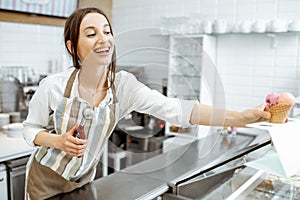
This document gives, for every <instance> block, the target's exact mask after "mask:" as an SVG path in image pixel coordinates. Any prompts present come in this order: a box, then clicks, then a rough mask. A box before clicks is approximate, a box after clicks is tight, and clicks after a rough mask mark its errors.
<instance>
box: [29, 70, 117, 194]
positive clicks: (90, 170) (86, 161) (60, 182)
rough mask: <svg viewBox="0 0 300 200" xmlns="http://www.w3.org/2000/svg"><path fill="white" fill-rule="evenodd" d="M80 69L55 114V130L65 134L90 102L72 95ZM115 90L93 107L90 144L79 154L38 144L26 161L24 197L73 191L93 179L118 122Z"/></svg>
mask: <svg viewBox="0 0 300 200" xmlns="http://www.w3.org/2000/svg"><path fill="white" fill-rule="evenodd" d="M77 72H78V70H77V69H76V70H74V71H73V73H72V75H71V76H70V78H69V80H68V82H67V86H66V89H65V93H64V97H63V99H62V101H61V103H60V104H59V106H58V108H57V110H56V111H55V112H54V115H53V122H54V128H55V133H53V134H59V135H60V134H64V133H66V132H67V131H68V130H70V129H71V128H72V127H73V126H74V125H75V124H76V123H78V124H79V123H80V121H81V119H82V117H83V116H82V111H83V109H84V108H86V107H87V106H89V103H88V102H86V101H84V100H82V99H80V98H78V97H75V98H73V99H71V98H70V94H71V90H72V86H73V82H74V80H75V77H76V74H77ZM115 103H116V97H115V90H114V87H112V88H111V89H109V90H108V91H107V94H106V97H105V99H104V100H103V101H102V102H101V103H100V105H99V106H98V107H92V109H93V111H94V112H93V118H92V119H90V120H87V121H86V123H85V125H84V130H85V134H86V136H87V148H86V151H85V153H84V155H83V156H82V157H80V158H78V157H73V156H71V155H69V154H67V153H65V152H64V151H61V150H60V149H55V148H47V147H42V146H41V147H39V148H37V150H36V151H35V152H34V153H33V154H32V155H31V157H30V159H29V162H28V164H27V172H26V184H25V199H45V198H49V197H52V196H54V195H56V194H59V193H65V192H70V191H72V190H74V189H76V188H79V187H81V186H83V185H85V184H87V183H89V182H91V181H92V180H93V179H94V177H95V173H96V166H97V164H98V162H99V160H100V156H101V153H102V150H103V147H104V145H105V143H106V141H107V140H108V137H109V135H110V133H111V132H112V131H113V128H114V126H115V124H116V123H115V119H114V111H115Z"/></svg>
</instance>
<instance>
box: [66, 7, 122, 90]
mask: <svg viewBox="0 0 300 200" xmlns="http://www.w3.org/2000/svg"><path fill="white" fill-rule="evenodd" d="M89 13H99V14H101V15H103V16H104V17H105V18H106V20H107V21H108V24H109V26H110V28H111V23H110V22H109V20H108V18H107V16H106V15H105V13H104V12H103V11H102V10H100V9H98V8H93V7H89V8H81V9H77V10H76V11H74V12H73V13H72V15H71V16H70V17H69V18H68V19H67V21H66V23H65V30H64V38H65V46H66V48H67V50H68V52H69V54H70V55H71V56H72V61H73V65H74V67H75V68H77V69H80V68H81V63H80V62H79V56H78V54H77V47H78V38H79V31H80V24H81V21H82V19H83V18H84V17H85V15H87V14H89ZM111 34H112V35H113V31H112V28H111ZM68 40H70V41H71V44H72V45H71V48H72V50H71V51H70V50H69V49H68V47H67V41H68ZM72 52H73V53H72ZM115 75H116V49H115V47H114V52H113V55H112V61H111V63H110V64H109V68H108V74H107V76H106V77H107V80H108V79H109V80H110V84H109V87H111V86H112V85H113V83H114V81H115Z"/></svg>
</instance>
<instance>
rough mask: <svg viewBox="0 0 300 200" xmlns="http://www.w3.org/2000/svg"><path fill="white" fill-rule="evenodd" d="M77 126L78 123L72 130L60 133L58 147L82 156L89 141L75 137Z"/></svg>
mask: <svg viewBox="0 0 300 200" xmlns="http://www.w3.org/2000/svg"><path fill="white" fill-rule="evenodd" d="M77 127H78V125H75V126H74V127H73V128H72V129H71V130H69V131H68V132H66V133H65V134H62V135H60V139H59V142H58V148H59V149H61V150H62V151H64V152H66V153H67V154H70V155H72V156H76V157H81V156H82V155H83V154H84V152H85V149H86V143H87V141H86V140H82V139H78V138H76V137H74V134H75V133H76V128H77Z"/></svg>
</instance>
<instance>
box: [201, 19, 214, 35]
mask: <svg viewBox="0 0 300 200" xmlns="http://www.w3.org/2000/svg"><path fill="white" fill-rule="evenodd" d="M202 32H203V33H205V34H211V33H212V32H213V23H212V22H211V21H203V22H202Z"/></svg>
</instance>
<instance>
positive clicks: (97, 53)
mask: <svg viewBox="0 0 300 200" xmlns="http://www.w3.org/2000/svg"><path fill="white" fill-rule="evenodd" d="M77 51H78V56H79V58H80V60H81V62H82V64H84V63H91V62H93V64H96V65H108V64H109V63H110V62H111V59H112V54H113V51H114V38H113V36H112V34H111V30H110V26H109V23H108V21H107V20H106V18H105V17H104V16H103V15H101V14H99V13H89V14H87V15H86V16H85V17H84V18H83V20H82V22H81V25H80V33H79V38H78V49H77Z"/></svg>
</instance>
